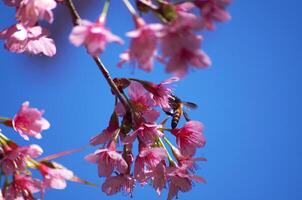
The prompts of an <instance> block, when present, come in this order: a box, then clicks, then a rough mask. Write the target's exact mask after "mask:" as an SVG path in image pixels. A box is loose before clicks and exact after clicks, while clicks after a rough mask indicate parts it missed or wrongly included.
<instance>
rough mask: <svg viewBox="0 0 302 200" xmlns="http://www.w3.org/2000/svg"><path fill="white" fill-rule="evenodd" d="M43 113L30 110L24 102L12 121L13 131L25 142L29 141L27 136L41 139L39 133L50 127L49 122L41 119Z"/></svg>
mask: <svg viewBox="0 0 302 200" xmlns="http://www.w3.org/2000/svg"><path fill="white" fill-rule="evenodd" d="M43 113H44V111H39V110H38V109H36V108H30V107H29V102H28V101H26V102H24V103H23V104H22V106H21V108H20V110H19V112H18V113H17V114H16V115H15V116H14V118H13V120H12V124H13V127H14V129H15V130H16V131H17V132H18V133H19V134H20V135H21V136H22V137H23V138H24V139H25V140H28V139H29V138H28V136H32V137H35V138H38V139H40V138H41V137H42V136H41V132H42V131H43V130H47V129H49V127H50V124H49V122H48V121H47V120H46V119H45V118H43V117H42V115H43Z"/></svg>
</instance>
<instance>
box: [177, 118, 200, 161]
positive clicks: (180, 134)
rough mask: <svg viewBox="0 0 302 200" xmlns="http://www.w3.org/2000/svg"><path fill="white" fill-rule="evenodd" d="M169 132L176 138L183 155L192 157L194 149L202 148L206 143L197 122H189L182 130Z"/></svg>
mask: <svg viewBox="0 0 302 200" xmlns="http://www.w3.org/2000/svg"><path fill="white" fill-rule="evenodd" d="M171 132H172V133H173V134H174V135H175V136H176V141H177V144H178V146H179V148H180V151H181V153H182V154H183V155H188V156H193V155H194V154H195V151H196V148H200V147H203V146H204V145H205V143H206V139H205V137H204V135H203V125H202V124H201V123H200V122H198V121H189V122H187V123H186V124H185V125H184V126H183V127H182V128H180V129H179V128H175V129H173V130H172V131H171Z"/></svg>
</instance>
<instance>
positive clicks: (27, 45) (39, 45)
mask: <svg viewBox="0 0 302 200" xmlns="http://www.w3.org/2000/svg"><path fill="white" fill-rule="evenodd" d="M47 36H48V31H47V30H46V29H43V28H42V27H40V26H34V27H26V26H24V25H22V24H16V25H14V26H11V27H9V28H7V29H5V30H3V31H1V32H0V39H4V40H5V45H4V46H5V48H6V49H7V50H9V51H11V52H15V53H23V52H28V53H30V54H40V53H43V54H44V55H46V56H50V57H51V56H53V55H55V54H56V46H55V44H54V41H53V40H52V39H51V38H48V37H47Z"/></svg>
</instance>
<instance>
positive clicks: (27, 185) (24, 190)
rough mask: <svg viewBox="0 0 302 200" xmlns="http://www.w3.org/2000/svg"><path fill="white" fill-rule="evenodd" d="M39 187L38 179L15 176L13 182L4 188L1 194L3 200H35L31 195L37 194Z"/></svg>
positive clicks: (27, 176) (40, 185)
mask: <svg viewBox="0 0 302 200" xmlns="http://www.w3.org/2000/svg"><path fill="white" fill-rule="evenodd" d="M41 187H42V184H41V181H39V180H38V179H34V178H32V177H31V176H29V175H21V174H15V175H14V176H13V181H12V182H11V183H10V184H9V185H6V186H4V188H3V189H2V192H3V197H4V199H5V200H15V199H19V200H23V199H24V200H35V199H36V198H34V196H33V193H36V192H38V191H39V190H40V189H41ZM0 199H1V198H0ZM1 200H2V199H1Z"/></svg>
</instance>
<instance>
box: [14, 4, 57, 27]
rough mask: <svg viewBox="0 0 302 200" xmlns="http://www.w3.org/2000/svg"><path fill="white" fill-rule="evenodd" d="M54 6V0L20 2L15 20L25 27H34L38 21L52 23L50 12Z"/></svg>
mask: <svg viewBox="0 0 302 200" xmlns="http://www.w3.org/2000/svg"><path fill="white" fill-rule="evenodd" d="M56 6H57V3H56V1H55V0H22V1H21V3H20V4H19V5H18V9H17V13H16V18H17V19H18V20H19V21H20V22H21V23H22V24H25V25H27V26H34V25H35V24H36V23H37V21H38V20H39V19H40V20H46V21H47V22H49V23H52V22H53V19H54V17H53V12H52V10H53V9H54V8H55V7H56Z"/></svg>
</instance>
